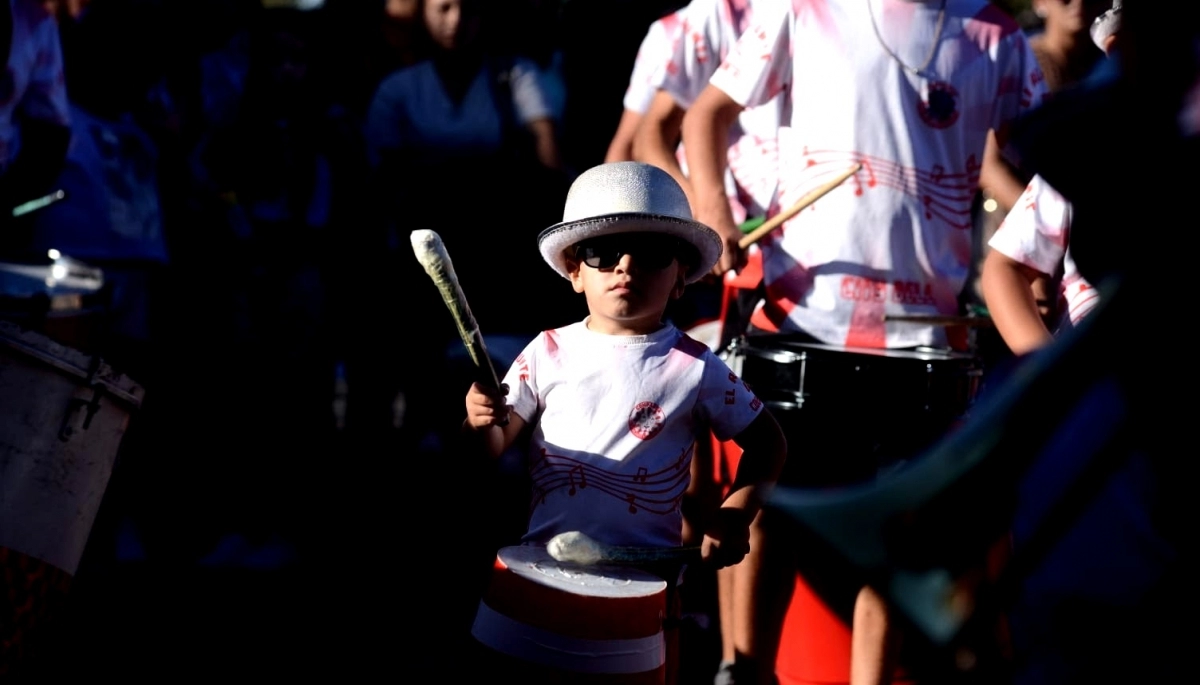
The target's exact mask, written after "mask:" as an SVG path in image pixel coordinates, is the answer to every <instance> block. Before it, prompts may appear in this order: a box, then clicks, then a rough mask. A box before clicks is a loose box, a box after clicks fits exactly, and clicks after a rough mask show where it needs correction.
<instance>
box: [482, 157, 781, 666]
mask: <svg viewBox="0 0 1200 685" xmlns="http://www.w3.org/2000/svg"><path fill="white" fill-rule="evenodd" d="M563 214H564V215H563V221H562V223H559V224H556V225H554V226H551V227H550V228H548V229H546V230H545V231H543V232H542V234H541V235H540V236H539V237H538V244H539V247H540V250H541V253H542V257H543V258H544V259H545V260H546V262H547V263H548V264H549V265H550V266H551V268H553V269H554V270H555V271H557V272H558V273H559V274H560V275H562V276H563V277H564V278H566V279H567V280H569V281H570V282H571V285H572V287H573V288H574V289H575V291H576V292H578V293H582V294H583V295H584V297H585V298H586V299H587V305H588V311H589V315H588V316H587V317H586V318H585V319H584V320H583V321H580V322H578V323H575V324H572V325H569V326H566V327H564V328H559V329H556V330H552V331H545V332H543V333H541V334H539V335H538V336H537V337H536V338H535V339H534V340H533V342H531V343H530V344H529V346H528V347H526V348H525V350H524V352H523V353H522V354H521V355H520V356H519V357H518V358H517V360H516V362H515V363H514V364H513V366H512V368H511V369H510V370H509V372H508V374H507V375H506V376H505V378H504V383H503V385H504V386H505V390H506V391H507V396H506V397H502V396H500V395H499V394H498V393H495V392H491V391H489V390H488V389H487V388H485V387H483V386H481V385H479V384H475V385H473V386H472V387H471V389H470V391H469V392H468V393H467V397H466V409H467V419H466V422H465V425H464V427H465V428H466V429H467V430H468V431H469V432H471V433H473V434H474V435H475V436H477V437H478V438H479V440H480V442H481V443H482V445H483V447H484V449H485V450H486V452H487V453H488V454H489V455H491V456H493V457H495V456H499V455H500V454H502V453H503V452H504V451H505V450H506V449H507V448H508V447H509V446H510V445H512V444H513V442H514V441H515V440H516V439H517V437H518V436H520V435H523V434H525V433H526V429H527V428H528V429H530V430H529V431H528V435H529V444H528V448H527V454H528V455H529V464H528V466H529V471H530V476H531V478H532V481H533V487H534V497H533V502H532V509H531V512H530V519H529V527H528V529H527V532H526V533H525V535H524V538H523V539H522V543H523V544H530V545H539V544H540V545H544V544H545V543H546V542H547V541H548V540H549V539H550V538H551V537H553V536H554V535H557V534H559V533H563V532H567V531H581V532H583V533H585V534H586V535H588V536H589V537H591V538H593V539H595V540H597V541H599V542H601V543H604V544H609V545H622V546H624V545H633V546H654V547H676V546H679V545H680V544H681V542H682V525H683V519H682V514H681V511H680V501H681V499H682V497H683V495H684V492H685V491H686V490H687V487H688V485H689V483H688V481H689V475H688V474H689V472H690V469H689V468H688V467H689V463H690V461H691V458H692V455H693V450H694V449H695V443H696V441H697V440H700V439H707V436H708V434H709V431H712V433H714V434H715V435H717V436H718V437H719V438H721V439H732V440H734V441H735V442H736V443H737V444H738V445H739V446H740V447H741V448H742V449H743V450H744V454H743V456H742V460H741V462H740V464H739V466H738V471H737V474H736V477H735V479H734V484H733V487H732V488H731V490H730V494H729V495H728V497H726V498H725V500H724V502H723V503H722V505H721V507H720V509H719V510H718V511H717V512H716V513H715V514H714V515H713V517H712V519H711V521H712V523H711V525H709V526H708V527H707V529H706V530H705V535H704V539H703V543H702V545H701V556H702V558H703V559H704V560H705V561H707V562H709V563H711V564H713V565H715V566H717V567H718V568H720V567H725V566H728V565H731V564H735V563H737V562H738V561H740V560H741V559H742V557H743V556H745V554H746V553H747V551H748V549H749V526H750V522H751V521H752V520H753V518H754V516H755V515H756V514H757V513H758V511H759V509H760V507H761V505H762V502H763V497H764V490H765V489H766V488H767V487H769V486H770V485H771V484H772V483H774V481H775V479H776V478H777V477H778V474H779V472H780V470H781V469H782V467H783V462H784V458H785V455H786V453H787V446H786V443H785V440H784V437H783V433H782V431H781V429H780V427H779V425H778V424H777V423H776V422H775V419H774V418H773V417H772V416H771V415H770V413H768V412H767V411H766V410H765V409H764V408H763V404H762V402H761V401H760V400H759V399H758V398H757V397H755V396H754V394H753V392H751V390H750V388H749V386H747V385H746V384H745V383H744V382H743V381H741V380H740V379H739V378H738V377H737V376H735V375H734V374H733V372H732V371H730V369H729V367H728V366H726V365H725V363H724V362H723V361H721V360H720V359H719V358H718V357H717V356H716V355H715V354H713V353H712V351H711V350H709V349H708V347H706V346H705V345H704V344H703V343H700V342H698V341H696V340H693V339H692V338H689V337H688V336H687V335H685V334H684V333H683V332H681V331H680V330H679V329H677V328H676V327H675V326H673V325H672V324H670V323H667V322H665V321H664V320H663V312H664V310H665V309H666V307H667V303H668V302H669V301H671V300H672V299H675V298H678V297H680V296H681V295H682V294H683V291H684V287H685V286H686V285H687V284H688V283H691V282H693V281H695V280H697V279H699V278H701V277H702V276H703V275H704V274H706V273H708V272H709V270H710V269H712V267H713V265H714V264H715V263H716V261H717V259H718V258H719V257H720V254H721V242H720V240H719V239H718V237H717V235H716V233H715V232H714V231H713V230H712V229H710V228H708V227H707V226H704V225H702V224H699V223H697V222H695V221H693V220H692V216H691V210H690V208H689V205H688V201H687V197H686V196H685V194H684V192H683V189H682V188H680V187H679V184H678V183H676V182H675V181H674V179H672V178H671V177H670V175H669V174H667V173H666V172H665V171H663V170H662V169H659V168H657V167H654V166H650V165H648V164H642V163H639V162H616V163H610V164H603V165H600V166H598V167H594V168H592V169H590V170H588V171H586V172H585V173H583V174H581V175H580V176H579V178H578V179H577V180H576V181H575V183H574V184H573V185H572V186H571V190H570V192H569V193H568V195H567V200H566V207H565V211H564V213H563ZM505 418H507V419H508V423H507V425H501V424H502V420H503V419H505ZM668 469H669V470H671V471H673V472H675V473H678V478H677V479H676V480H674V481H673V482H672V484H671V485H670V486H664V485H663V484H662V483H661V479H653V478H652V479H650V480H652V481H653V480H659V481H660V482H659V483H658V484H657V485H650V486H645V485H643V486H640V487H639V482H641V483H644V482H645V480H646V479H645V478H644V477H643V478H641V479H639V474H642V475H644V474H656V473H662V472H664V471H665V470H668ZM572 472H576V473H579V474H583V475H586V476H587V477H588V478H589V480H591V481H592V482H596V481H599V482H608V483H620V487H606V488H599V487H589V488H578V489H576V488H568V483H570V482H573V481H571V479H570V474H571V473H572ZM668 580H669V581H670V580H673V579H670V578H668ZM669 644H670V640H668V645H669ZM674 658H675V655H672V654H671V653H670V650H668V655H667V659H668V663H667V672H668V673H670V672H672V671H673V670H674V668H673V665H672V660H673V659H674Z"/></svg>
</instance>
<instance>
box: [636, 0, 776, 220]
mask: <svg viewBox="0 0 1200 685" xmlns="http://www.w3.org/2000/svg"><path fill="white" fill-rule="evenodd" d="M772 2H773V0H692V2H691V3H689V4H688V5H687V6H686V7H685V8H684V9H682V10H681V11H680V12H681V14H682V26H681V28H680V30H679V31H677V32H676V34H675V35H674V41H673V43H672V45H671V50H670V52H669V53H668V55H667V57H666V59H665V60H664V62H663V64H662V65H661V67H660V68H659V70H658V71H657V72H656V74H655V77H654V80H655V85H656V86H657V87H658V88H660V89H662V90H664V91H666V92H667V93H669V94H670V95H671V97H672V98H673V99H674V100H675V102H676V103H678V105H679V106H680V107H681V108H683V109H685V110H686V109H688V108H689V107H691V106H692V103H693V102H695V101H696V98H697V97H699V95H700V92H701V91H703V90H704V88H705V87H706V86H707V85H708V82H709V80H710V79H711V78H712V76H713V74H715V73H716V72H717V69H718V68H719V67H720V65H721V62H722V61H723V60H724V59H725V58H726V56H727V55H728V54H729V52H730V51H731V50H732V49H733V46H734V45H735V44H736V43H737V40H738V38H739V37H740V36H741V35H742V34H743V33H744V32H745V31H746V29H747V28H748V27H749V26H750V25H751V21H752V19H753V11H754V8H755V7H759V6H762V5H765V4H768V3H772ZM783 102H784V101H783V98H781V97H779V98H773V99H771V100H770V101H768V102H765V103H763V104H761V105H759V106H756V107H750V108H748V109H746V110H744V111H743V112H742V113H741V114H740V115H739V116H738V119H737V121H736V122H735V123H734V125H733V126H732V127H731V128H730V131H729V148H728V150H727V157H728V161H729V172H730V174H729V178H728V179H727V183H726V191H727V193H728V194H729V195H730V204H731V208H732V209H733V215H734V216H733V218H734V221H736V222H738V223H741V222H742V221H744V220H746V219H748V218H751V217H754V216H765V215H769V214H775V213H776V211H777V209H778V205H777V202H776V190H777V189H778V181H779V148H778V146H777V144H776V132H777V131H778V130H779V124H780V122H781V120H782V118H781V116H782V113H781V107H782V106H783ZM678 157H679V159H680V165H681V166H683V168H684V170H685V171H686V169H687V167H686V160H685V159H684V155H683V154H682V153H680V154H679V155H678Z"/></svg>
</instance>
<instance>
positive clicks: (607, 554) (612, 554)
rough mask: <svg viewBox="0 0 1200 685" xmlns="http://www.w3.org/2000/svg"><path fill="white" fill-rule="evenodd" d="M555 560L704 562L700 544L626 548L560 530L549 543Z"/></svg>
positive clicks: (582, 562)
mask: <svg viewBox="0 0 1200 685" xmlns="http://www.w3.org/2000/svg"><path fill="white" fill-rule="evenodd" d="M546 551H547V552H548V553H549V554H550V556H551V557H553V558H554V560H555V561H561V562H564V563H572V564H579V565H581V566H590V565H592V564H633V565H637V564H656V563H669V562H676V563H677V562H694V561H700V547H699V546H698V545H697V546H692V547H622V546H617V545H606V544H604V543H602V542H597V541H596V540H593V539H592V538H590V537H588V536H587V535H585V534H583V533H581V532H579V531H577V530H573V531H569V532H566V533H559V534H558V535H555V536H554V537H552V538H550V542H548V543H546Z"/></svg>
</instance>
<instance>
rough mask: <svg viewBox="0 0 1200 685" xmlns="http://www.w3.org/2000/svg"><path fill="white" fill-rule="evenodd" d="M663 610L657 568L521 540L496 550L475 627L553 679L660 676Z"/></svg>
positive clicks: (481, 637)
mask: <svg viewBox="0 0 1200 685" xmlns="http://www.w3.org/2000/svg"><path fill="white" fill-rule="evenodd" d="M666 613H667V582H666V581H665V580H663V579H662V578H660V577H658V576H656V575H654V574H652V573H649V572H647V571H642V570H639V569H632V568H626V567H617V566H608V565H599V566H578V565H575V564H569V563H560V562H557V561H555V560H554V559H553V558H552V557H551V556H550V555H549V554H548V553H547V552H546V549H545V547H540V546H530V545H521V546H514V547H505V548H503V549H501V550H500V551H499V553H498V554H497V555H496V562H495V564H494V566H493V568H492V575H491V579H490V581H489V583H488V586H487V589H486V590H485V592H484V595H483V600H482V601H481V602H480V604H479V610H478V613H477V614H476V616H475V623H474V626H473V627H472V629H471V634H472V635H474V636H475V638H476V639H477V640H478V641H479V642H481V643H483V644H484V645H486V646H488V647H490V648H491V649H493V650H495V651H497V652H499V653H501V654H504V655H507V656H508V657H513V658H515V659H517V660H520V661H521V662H524V663H527V664H532V665H533V670H536V671H540V672H541V673H542V674H543V675H547V678H546V679H547V680H550V681H553V682H559V681H561V682H564V683H571V682H579V681H580V680H581V679H585V680H586V681H587V682H589V683H591V682H604V683H607V682H611V683H658V684H661V683H663V682H664V679H665V677H666V676H665V674H666V641H665V638H664V633H663V623H664V620H665V618H666Z"/></svg>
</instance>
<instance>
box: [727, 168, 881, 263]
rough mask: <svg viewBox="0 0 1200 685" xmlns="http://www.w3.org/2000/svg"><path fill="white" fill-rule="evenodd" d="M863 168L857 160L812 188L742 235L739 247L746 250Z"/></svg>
mask: <svg viewBox="0 0 1200 685" xmlns="http://www.w3.org/2000/svg"><path fill="white" fill-rule="evenodd" d="M862 168H863V165H862V162H855V163H854V165H853V166H851V167H850V168H849V169H847V170H845V171H843V172H842V173H840V174H838V175H837V176H836V177H834V178H833V179H831V180H829V181H828V182H827V183H823V184H822V185H820V186H818V187H816V188H814V189H813V190H812V192H810V193H808V194H807V195H805V196H804V197H802V198H800V200H799V201H798V202H797V203H796V204H794V205H792V206H791V207H788V208H787V209H785V210H784V211H782V212H780V213H778V214H776V215H775V216H773V217H771V218H770V219H767V220H766V221H764V222H763V224H762V225H761V226H759V227H758V228H756V229H754V230H753V231H750V232H749V233H747V234H746V235H744V236H742V238H741V239H740V240H738V247H740V248H742V249H743V250H744V249H746V248H747V247H750V246H751V245H753V244H754V243H757V242H758V241H759V240H761V239H762V238H763V237H764V236H766V235H767V234H768V233H770V232H771V231H774V230H775V229H777V228H779V227H780V226H782V225H783V222H785V221H787V220H788V219H790V218H792V217H794V216H796V215H797V214H799V213H800V212H801V211H803V210H804V209H806V208H808V206H809V205H811V204H812V203H814V202H816V201H817V200H820V199H821V198H823V197H825V196H826V195H827V194H828V193H829V191H831V190H833V189H834V188H836V187H838V186H840V185H842V184H843V183H845V182H846V179H848V178H850V177H851V176H853V175H854V174H857V173H858V172H859V171H860V170H861V169H862Z"/></svg>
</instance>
